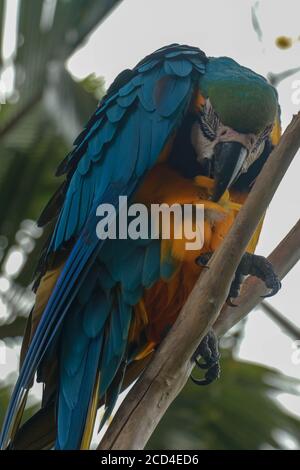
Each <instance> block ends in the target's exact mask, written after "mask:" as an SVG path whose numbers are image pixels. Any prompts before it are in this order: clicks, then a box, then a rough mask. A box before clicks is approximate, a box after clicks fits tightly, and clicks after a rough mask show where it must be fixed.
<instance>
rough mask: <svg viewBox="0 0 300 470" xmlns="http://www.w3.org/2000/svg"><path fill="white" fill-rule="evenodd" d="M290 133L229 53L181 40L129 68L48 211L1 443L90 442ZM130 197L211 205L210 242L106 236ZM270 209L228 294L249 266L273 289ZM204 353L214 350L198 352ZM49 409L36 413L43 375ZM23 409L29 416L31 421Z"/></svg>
mask: <svg viewBox="0 0 300 470" xmlns="http://www.w3.org/2000/svg"><path fill="white" fill-rule="evenodd" d="M280 135H281V129H280V106H279V102H278V95H277V91H276V90H275V88H274V87H273V86H272V85H271V84H270V83H268V81H267V80H266V79H265V78H264V77H263V76H261V75H259V74H257V73H256V72H254V71H252V70H251V69H249V68H247V67H245V66H242V65H240V64H239V63H237V62H236V61H235V60H233V59H232V58H230V57H209V56H207V55H206V54H205V53H204V52H203V51H201V50H200V49H199V48H198V47H194V46H188V45H180V44H171V45H168V46H165V47H162V48H160V49H158V50H157V51H155V52H153V53H151V54H150V55H148V56H146V57H145V58H144V59H143V60H141V61H140V62H139V63H138V64H137V65H136V66H135V67H134V68H132V69H126V70H124V71H123V72H121V73H120V74H119V75H118V76H117V78H116V79H115V80H114V82H113V83H112V85H111V86H110V87H109V88H108V90H107V92H106V95H105V96H104V97H103V98H102V99H101V100H100V102H99V104H98V106H97V108H96V110H95V112H94V114H93V115H92V116H91V118H90V120H89V122H88V123H87V125H86V126H85V128H84V130H83V131H82V133H81V134H80V135H79V136H78V137H77V139H76V140H75V142H74V145H73V148H72V150H71V151H70V153H69V154H68V155H67V156H66V158H65V159H64V160H63V161H62V162H61V164H60V165H59V167H58V169H57V172H56V175H57V176H63V177H64V180H63V182H62V184H61V185H60V186H59V188H58V190H57V191H56V192H55V194H54V195H53V196H52V198H51V199H50V201H49V203H48V204H47V206H46V207H45V209H44V210H43V211H42V214H41V216H40V218H39V220H38V224H39V225H40V226H45V225H49V226H50V227H51V230H50V232H51V233H50V236H49V238H48V240H47V242H46V245H45V247H44V249H43V250H42V253H41V256H40V261H39V264H38V267H37V271H36V278H35V284H34V290H35V304H34V307H33V309H32V311H31V313H30V316H29V318H28V323H27V327H26V330H25V334H24V338H23V343H22V348H21V358H20V371H19V376H18V379H17V382H16V385H15V387H14V390H13V393H12V396H11V399H10V403H9V406H8V410H7V414H6V418H5V421H4V424H3V428H2V433H1V448H2V449H7V448H9V449H17V448H23V449H50V448H54V449H57V450H68V449H88V448H89V447H90V445H91V438H92V434H93V429H94V427H95V419H96V414H97V410H98V408H99V407H104V408H103V409H104V412H103V418H102V424H103V423H105V422H106V421H107V419H108V418H109V417H110V415H111V413H112V411H113V409H114V407H115V404H116V401H117V399H118V396H119V395H120V393H121V392H122V391H123V390H125V389H126V388H127V387H128V386H129V385H130V384H132V383H133V382H134V381H135V380H136V379H137V378H138V377H139V376H140V375H141V373H142V372H143V370H144V369H145V368H146V367H147V365H148V364H149V362H150V361H151V358H152V357H153V354H155V351H156V349H157V347H158V346H159V345H160V343H161V342H162V340H163V339H164V338H165V337H166V335H167V334H168V331H169V330H170V329H171V328H172V325H173V324H174V322H175V321H176V319H177V317H178V315H179V313H180V310H181V308H182V307H183V305H184V303H185V301H186V300H187V298H188V296H189V294H190V292H191V291H192V289H193V287H194V285H195V283H196V281H197V280H198V278H199V276H200V275H201V272H203V270H204V268H205V267H206V264H207V263H208V261H209V259H210V257H211V256H212V254H213V253H214V251H215V250H217V248H218V247H219V246H220V244H221V243H222V241H223V240H224V238H225V237H226V234H227V233H228V231H229V230H230V227H231V226H232V224H233V222H234V220H235V218H236V216H237V215H238V213H239V210H240V208H241V207H242V206H243V204H244V203H245V201H246V200H247V196H248V194H249V193H250V192H251V189H252V187H253V184H254V182H255V180H256V178H257V176H258V175H259V173H260V171H261V170H262V168H263V166H264V164H265V162H266V161H267V159H268V158H269V156H270V155H271V152H272V149H273V148H274V146H275V145H276V144H277V143H278V141H279V139H280ZM121 195H122V196H126V197H127V198H128V199H129V201H130V202H133V203H141V204H144V205H145V206H146V207H150V206H151V205H152V204H163V203H165V204H173V203H177V204H180V205H182V204H186V203H189V204H192V205H195V204H198V203H200V204H203V206H204V240H203V246H202V247H201V249H195V250H193V249H192V250H187V249H186V245H185V241H186V240H185V239H184V237H182V239H178V238H175V236H174V233H173V234H172V233H171V236H170V237H169V239H168V238H163V237H162V236H159V237H158V238H155V239H154V238H153V239H152V238H137V239H131V238H121V237H120V238H115V239H110V238H104V237H103V239H102V238H99V237H98V236H97V233H96V232H97V230H96V228H97V222H98V218H97V215H96V212H97V207H99V205H100V204H110V205H112V206H113V207H115V208H116V215H115V218H117V217H118V211H119V210H120V209H119V208H118V200H119V197H120V196H121ZM262 224H263V218H262V220H261V221H260V223H259V225H258V227H257V228H256V231H255V233H254V235H253V237H252V239H251V241H250V243H249V245H248V247H247V250H246V252H245V254H244V256H243V257H242V260H241V263H240V265H239V267H238V269H237V271H236V274H235V276H234V278H233V281H232V285H231V288H230V292H229V294H228V303H229V305H234V304H233V302H232V300H233V299H234V298H236V297H238V295H239V291H240V287H241V284H242V282H243V280H244V278H245V277H246V276H248V275H253V276H256V277H258V278H260V279H261V280H262V281H263V282H265V285H266V287H267V288H268V289H270V293H269V295H274V294H275V293H276V292H277V291H278V290H279V289H280V287H281V285H280V281H279V279H278V277H277V275H276V274H275V272H274V271H273V268H272V266H271V264H270V263H269V262H268V260H267V259H265V258H264V257H262V256H258V255H255V253H254V251H255V247H256V245H257V242H258V239H259V235H260V231H261V228H262ZM200 357H202V361H203V360H204V362H200ZM194 359H195V363H196V364H198V366H199V367H201V368H205V369H206V375H205V377H204V378H203V379H194V381H195V382H196V383H199V384H200V385H202V384H208V383H210V382H212V381H213V380H214V379H215V378H217V377H218V375H219V373H220V366H219V352H218V347H217V340H216V338H215V337H214V334H213V332H212V331H210V332H209V333H208V334H207V336H206V337H205V338H204V339H203V341H202V342H201V343H200V345H199V348H198V349H197V351H195V357H194ZM35 380H37V381H38V382H41V383H42V384H43V397H42V401H41V407H40V409H39V410H38V411H37V412H36V413H35V414H34V415H33V416H32V417H31V418H30V419H29V420H27V421H25V422H24V419H23V414H24V409H25V407H26V403H27V399H28V393H29V390H30V389H31V387H32V385H33V383H34V381H35ZM22 419H23V422H22Z"/></svg>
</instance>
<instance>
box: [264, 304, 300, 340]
mask: <svg viewBox="0 0 300 470" xmlns="http://www.w3.org/2000/svg"><path fill="white" fill-rule="evenodd" d="M260 306H261V308H262V310H263V311H264V312H265V313H266V314H267V315H268V317H269V318H271V320H273V321H274V322H275V323H277V324H278V325H279V326H280V327H281V329H282V330H283V331H285V332H286V333H287V334H288V335H289V336H291V337H292V338H294V339H295V340H300V328H298V327H297V326H296V325H294V324H293V323H292V322H290V321H289V320H288V319H287V318H285V317H284V316H283V315H282V313H281V312H279V310H277V309H276V308H275V307H273V305H271V304H270V303H269V302H266V301H263V302H262V303H261V304H260Z"/></svg>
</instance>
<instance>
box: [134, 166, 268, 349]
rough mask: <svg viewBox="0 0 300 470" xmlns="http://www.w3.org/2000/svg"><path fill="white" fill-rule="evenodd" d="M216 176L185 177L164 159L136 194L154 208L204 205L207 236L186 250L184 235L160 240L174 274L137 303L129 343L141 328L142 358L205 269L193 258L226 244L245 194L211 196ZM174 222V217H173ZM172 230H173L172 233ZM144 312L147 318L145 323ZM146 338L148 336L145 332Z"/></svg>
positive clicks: (140, 199) (170, 323)
mask: <svg viewBox="0 0 300 470" xmlns="http://www.w3.org/2000/svg"><path fill="white" fill-rule="evenodd" d="M212 187H213V180H212V179H210V178H207V177H204V176H198V177H196V178H195V179H194V180H189V179H186V178H183V177H181V176H180V174H178V173H177V172H176V171H174V170H173V169H171V168H170V167H168V165H167V164H165V163H159V164H157V165H156V166H155V167H154V168H153V169H152V171H151V172H150V173H149V174H148V175H147V177H146V178H145V180H144V182H143V184H142V187H141V188H140V189H139V190H138V192H137V193H136V195H135V202H140V203H143V204H145V205H146V206H148V207H150V205H151V204H162V203H166V204H168V205H171V204H174V203H177V204H178V203H179V204H182V205H183V204H203V206H204V240H203V246H202V248H201V249H200V250H199V249H197V250H187V249H186V242H187V241H190V240H186V239H185V238H184V236H182V238H180V239H174V238H172V230H171V231H170V233H171V237H170V239H169V240H167V239H166V240H162V242H161V243H162V246H161V263H163V262H164V260H165V258H166V257H171V258H172V260H173V262H174V264H175V269H174V274H173V276H171V278H170V279H168V280H160V281H159V282H157V283H156V284H155V285H154V286H153V287H151V288H150V289H148V290H146V291H145V294H144V297H143V299H142V301H141V302H139V304H138V305H137V306H136V307H135V318H136V321H134V322H133V324H132V328H131V334H130V340H131V341H135V342H136V341H137V342H138V338H139V337H140V336H141V333H142V330H143V332H144V333H145V332H146V337H147V341H148V344H147V346H146V348H145V349H144V350H143V348H142V350H141V353H140V355H139V358H141V357H144V356H145V355H147V354H148V353H149V352H150V351H151V350H153V348H154V347H155V344H158V343H159V342H160V341H161V339H162V337H163V336H164V335H165V333H166V332H167V331H168V329H169V328H170V327H171V325H172V324H173V323H174V321H175V320H176V318H177V316H178V314H179V312H180V310H181V308H182V306H183V305H184V303H185V301H186V299H187V297H188V295H189V293H190V292H191V290H192V288H193V286H194V284H195V282H196V280H197V278H198V277H199V275H200V273H201V267H199V266H198V265H197V264H196V263H195V260H196V258H197V257H198V256H199V255H200V254H201V253H206V252H212V251H214V250H216V248H217V247H218V246H219V245H220V243H222V241H223V239H224V237H225V235H226V234H227V232H228V231H229V229H230V227H231V226H232V224H233V222H234V219H235V217H236V216H237V214H238V211H239V210H240V208H241V206H242V204H243V202H244V201H245V198H246V196H245V195H241V194H234V193H233V192H231V193H229V191H226V192H225V194H224V195H223V196H222V198H221V199H220V201H219V202H218V203H214V202H212V201H210V200H209V195H210V194H211V191H212ZM171 220H172V219H171ZM259 232H260V228H258V230H257V233H256V234H255V235H254V237H253V239H252V240H251V242H250V243H249V246H248V250H247V251H251V252H253V251H254V249H255V246H256V243H257V241H258V235H259ZM173 233H174V231H173ZM141 316H142V317H143V321H141ZM143 336H144V335H143Z"/></svg>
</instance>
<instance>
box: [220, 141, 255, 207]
mask: <svg viewBox="0 0 300 470" xmlns="http://www.w3.org/2000/svg"><path fill="white" fill-rule="evenodd" d="M247 153H248V152H247V150H246V148H245V147H244V146H243V145H242V144H240V143H239V142H220V143H219V144H217V145H216V147H215V154H214V157H213V167H214V168H213V174H214V176H213V177H214V180H215V186H214V190H213V195H212V201H214V202H217V201H218V200H219V199H220V198H221V197H222V195H223V194H224V192H225V191H226V189H227V188H229V187H230V186H231V185H232V183H233V182H234V181H235V179H236V178H237V176H239V173H240V171H241V169H242V166H243V164H244V161H245V159H246V157H247Z"/></svg>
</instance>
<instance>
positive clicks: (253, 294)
mask: <svg viewBox="0 0 300 470" xmlns="http://www.w3.org/2000/svg"><path fill="white" fill-rule="evenodd" d="M299 259H300V220H298V222H297V223H296V225H295V226H294V227H293V228H292V229H291V230H290V232H289V233H288V234H287V235H286V237H285V238H284V239H283V240H282V241H281V242H280V243H279V245H278V246H277V247H276V248H275V250H274V251H272V253H271V254H270V256H269V257H268V260H269V261H270V262H271V263H272V265H273V268H274V270H275V272H276V273H277V275H278V277H279V278H280V279H283V278H284V277H285V276H286V275H287V273H288V272H289V271H290V270H291V269H292V268H293V267H294V266H295V264H296V263H297V262H298V261H299ZM266 293H267V291H266V288H265V286H264V284H263V283H262V282H260V281H259V280H258V279H256V278H254V277H250V278H248V279H247V280H246V282H245V283H244V285H243V289H242V292H241V295H240V297H239V301H238V302H239V306H238V307H236V308H230V307H228V306H226V307H224V308H223V309H222V312H221V314H220V316H219V318H218V319H217V321H216V323H215V324H214V330H215V332H216V334H217V335H218V336H222V335H223V334H224V333H226V331H228V330H229V329H230V328H231V327H232V326H234V325H235V324H236V323H238V322H239V321H240V320H241V319H242V318H244V317H245V316H246V315H247V314H248V313H249V312H251V311H252V310H253V309H254V308H255V307H256V306H257V305H259V304H260V303H261V301H262V296H263V295H266Z"/></svg>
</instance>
